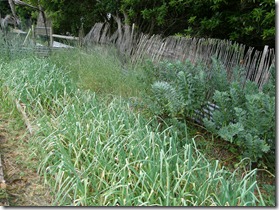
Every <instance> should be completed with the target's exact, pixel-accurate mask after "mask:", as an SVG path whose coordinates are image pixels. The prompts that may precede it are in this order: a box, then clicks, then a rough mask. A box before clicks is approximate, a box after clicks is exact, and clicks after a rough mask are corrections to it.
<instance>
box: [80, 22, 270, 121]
mask: <svg viewBox="0 0 279 210" xmlns="http://www.w3.org/2000/svg"><path fill="white" fill-rule="evenodd" d="M92 43H93V44H96V43H97V44H106V45H107V44H114V45H115V46H116V47H117V49H118V50H119V51H120V53H122V54H123V55H125V56H128V57H130V59H131V60H132V62H133V63H134V64H137V63H140V62H142V61H143V60H145V59H146V58H147V59H149V60H152V61H153V62H155V63H156V62H160V61H162V60H169V61H175V60H179V61H182V62H184V61H186V60H189V61H191V62H192V63H193V64H195V63H197V62H202V63H203V64H205V65H206V66H207V67H210V66H211V64H212V57H213V56H214V57H215V58H216V59H218V60H219V61H221V63H222V64H223V66H224V67H225V69H226V71H227V79H228V80H229V81H230V80H231V78H232V75H233V70H234V68H240V69H242V70H243V72H244V73H245V74H246V75H245V77H246V80H245V81H247V80H251V81H254V82H256V83H257V84H258V87H259V89H260V90H261V89H262V87H263V85H264V84H265V83H266V82H267V81H268V80H269V78H270V74H271V73H270V69H271V68H272V67H274V66H275V51H274V49H269V47H268V46H265V47H264V50H263V51H258V50H256V49H254V48H253V47H247V46H245V45H243V44H239V43H235V42H232V41H229V40H220V39H209V38H208V39H204V38H186V37H176V36H170V37H167V38H162V37H161V36H160V35H152V36H150V35H147V34H143V33H135V30H134V27H133V26H132V27H130V26H128V25H121V24H120V23H119V22H118V29H117V30H116V31H115V32H113V33H111V32H110V26H109V24H105V23H96V24H95V25H94V26H93V27H92V29H91V31H90V32H89V33H88V34H87V35H86V36H85V37H84V44H85V45H90V44H92ZM209 69H210V68H209ZM245 81H244V82H245ZM216 109H219V107H218V106H217V105H215V104H213V103H212V102H209V101H208V103H207V104H206V105H205V106H204V107H203V108H202V109H201V110H196V111H195V114H194V115H193V116H192V120H194V121H195V122H196V123H198V124H201V125H202V124H203V122H202V119H203V118H205V117H206V118H208V119H212V113H213V111H214V110H216Z"/></svg>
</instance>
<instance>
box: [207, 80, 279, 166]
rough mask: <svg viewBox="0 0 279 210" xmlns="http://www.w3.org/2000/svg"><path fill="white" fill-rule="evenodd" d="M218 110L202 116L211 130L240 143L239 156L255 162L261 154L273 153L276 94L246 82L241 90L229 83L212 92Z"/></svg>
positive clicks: (236, 84)
mask: <svg viewBox="0 0 279 210" xmlns="http://www.w3.org/2000/svg"><path fill="white" fill-rule="evenodd" d="M213 99H214V102H215V103H216V105H218V107H219V109H218V110H215V111H214V112H213V119H212V120H208V119H204V124H205V126H206V127H207V129H209V130H210V131H212V132H214V133H216V134H218V135H219V136H221V137H222V138H223V139H225V140H227V141H230V142H231V143H234V144H236V145H238V146H239V148H240V150H241V155H242V156H243V157H249V158H251V160H252V161H253V162H257V161H258V160H259V159H261V158H262V157H263V154H266V153H267V152H270V155H274V154H275V153H274V152H275V97H274V96H270V95H268V94H265V93H263V92H259V91H258V87H257V86H256V84H254V83H252V82H250V81H247V82H246V86H245V88H244V89H242V88H241V87H240V84H239V83H232V84H231V86H230V90H228V91H224V92H220V91H215V94H214V96H213Z"/></svg>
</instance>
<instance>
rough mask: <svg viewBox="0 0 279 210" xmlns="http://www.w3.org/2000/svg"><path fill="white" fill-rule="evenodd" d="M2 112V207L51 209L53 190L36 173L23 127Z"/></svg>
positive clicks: (0, 132)
mask: <svg viewBox="0 0 279 210" xmlns="http://www.w3.org/2000/svg"><path fill="white" fill-rule="evenodd" d="M1 111H2V110H0V156H1V163H2V166H3V167H2V169H3V173H4V181H3V182H2V183H0V206H50V205H51V201H52V196H51V195H50V190H49V189H48V188H47V186H46V185H44V184H43V180H41V177H40V176H39V175H38V174H37V172H36V166H37V161H38V160H34V159H33V160H30V158H29V157H30V155H29V153H30V150H28V134H27V130H26V128H25V126H24V124H23V123H19V121H20V119H15V117H14V118H13V117H11V115H9V114H6V113H5V114H3V112H2V114H1ZM18 118H19V117H18ZM19 125H20V126H19Z"/></svg>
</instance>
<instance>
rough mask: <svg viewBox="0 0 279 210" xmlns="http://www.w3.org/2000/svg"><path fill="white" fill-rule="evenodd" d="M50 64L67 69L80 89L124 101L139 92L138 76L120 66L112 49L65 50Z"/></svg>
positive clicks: (52, 59)
mask: <svg viewBox="0 0 279 210" xmlns="http://www.w3.org/2000/svg"><path fill="white" fill-rule="evenodd" d="M50 62H52V63H54V64H56V65H58V66H62V67H63V68H66V70H67V71H69V72H70V74H71V77H72V78H73V79H74V80H75V82H76V83H77V85H78V87H80V88H82V89H90V90H93V91H94V92H96V93H101V94H116V95H121V96H123V97H127V96H137V95H138V94H139V92H140V91H141V90H140V89H141V84H140V83H139V82H138V80H137V79H136V74H137V72H136V71H134V70H133V69H132V68H129V69H128V66H127V65H124V64H123V63H121V61H120V60H119V55H118V54H117V50H116V49H114V48H112V47H110V48H105V47H104V46H103V47H100V46H95V47H94V48H92V49H88V50H86V51H85V50H80V49H71V50H64V51H60V52H57V53H55V54H53V56H52V57H51V58H50Z"/></svg>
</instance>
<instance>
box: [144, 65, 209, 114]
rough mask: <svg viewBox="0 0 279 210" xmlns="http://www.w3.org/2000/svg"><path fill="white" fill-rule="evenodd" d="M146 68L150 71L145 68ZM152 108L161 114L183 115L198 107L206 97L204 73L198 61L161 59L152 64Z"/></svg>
mask: <svg viewBox="0 0 279 210" xmlns="http://www.w3.org/2000/svg"><path fill="white" fill-rule="evenodd" d="M148 72H149V71H148ZM151 75H152V76H151V79H149V82H153V80H155V79H156V80H157V82H154V83H153V84H152V83H151V84H152V85H151V90H152V93H151V101H153V103H150V104H151V105H150V107H151V112H153V113H154V114H156V115H161V116H165V117H166V116H169V117H170V116H171V117H176V118H186V117H190V116H192V114H193V113H194V111H195V110H198V109H201V107H202V106H203V104H204V102H205V97H206V85H205V84H206V73H205V72H204V71H203V68H202V66H201V65H198V66H196V67H195V66H194V65H192V64H191V63H190V62H189V61H187V62H186V63H184V64H183V63H181V62H176V63H170V62H162V63H161V64H159V65H158V66H153V73H152V74H151Z"/></svg>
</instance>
